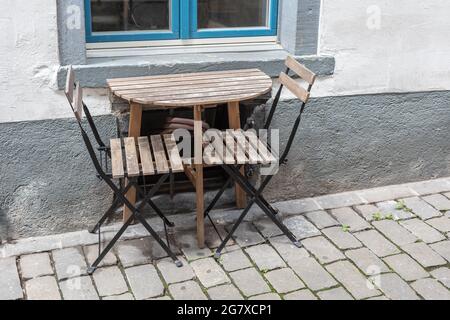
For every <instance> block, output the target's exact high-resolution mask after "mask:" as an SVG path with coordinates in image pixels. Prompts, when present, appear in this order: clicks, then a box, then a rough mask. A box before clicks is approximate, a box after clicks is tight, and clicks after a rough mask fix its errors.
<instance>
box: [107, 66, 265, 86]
mask: <svg viewBox="0 0 450 320" xmlns="http://www.w3.org/2000/svg"><path fill="white" fill-rule="evenodd" d="M249 73H251V74H253V73H262V72H261V71H260V70H258V69H241V70H225V71H208V72H192V73H178V74H170V75H160V76H144V77H130V78H116V79H108V80H107V83H108V84H109V85H113V84H118V83H119V84H120V83H129V82H142V81H145V80H170V79H180V78H183V79H192V78H199V77H200V78H201V77H205V76H206V77H216V76H220V77H223V78H225V77H227V76H234V75H236V74H249Z"/></svg>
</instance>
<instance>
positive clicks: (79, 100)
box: [64, 66, 83, 121]
mask: <svg viewBox="0 0 450 320" xmlns="http://www.w3.org/2000/svg"><path fill="white" fill-rule="evenodd" d="M64 93H65V94H66V97H67V100H68V101H69V104H70V106H71V107H72V111H73V113H74V114H75V117H76V118H77V120H78V121H81V119H82V118H83V89H82V88H81V87H80V84H79V83H75V73H74V72H73V69H72V66H69V68H68V69H67V78H66V88H65V90H64Z"/></svg>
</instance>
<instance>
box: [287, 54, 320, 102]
mask: <svg viewBox="0 0 450 320" xmlns="http://www.w3.org/2000/svg"><path fill="white" fill-rule="evenodd" d="M286 67H287V68H288V69H289V70H291V71H293V72H294V73H295V74H296V75H297V76H299V77H300V78H301V79H303V80H305V81H306V82H307V83H308V84H309V86H308V89H305V88H303V87H302V86H301V85H300V83H298V82H297V81H295V80H294V79H293V78H292V77H290V76H289V75H287V74H286V73H284V72H281V73H280V82H281V83H282V84H283V85H284V86H285V87H286V88H287V89H288V90H289V91H290V92H292V93H293V94H294V95H295V96H296V97H297V98H299V99H300V100H301V101H302V102H303V103H307V102H308V100H309V97H310V92H311V88H312V86H313V85H314V82H315V81H316V75H315V74H314V72H312V71H311V70H309V69H308V68H306V67H305V66H304V65H302V64H300V63H299V62H297V61H296V60H295V59H294V58H292V57H291V56H288V57H287V59H286Z"/></svg>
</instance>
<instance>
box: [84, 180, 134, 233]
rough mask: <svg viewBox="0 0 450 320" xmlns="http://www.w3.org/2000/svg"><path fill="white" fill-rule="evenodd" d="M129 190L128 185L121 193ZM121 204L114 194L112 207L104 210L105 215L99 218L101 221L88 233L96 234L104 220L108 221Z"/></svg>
mask: <svg viewBox="0 0 450 320" xmlns="http://www.w3.org/2000/svg"><path fill="white" fill-rule="evenodd" d="M130 188H131V185H130V184H128V186H127V187H126V188H125V189H124V191H122V192H124V193H127V192H128V190H129V189H130ZM122 204H123V203H121V202H120V201H119V198H118V197H117V195H116V194H115V193H114V201H113V203H112V205H111V206H110V207H109V209H108V210H106V212H105V214H104V215H103V216H102V217H101V219H100V220H99V221H98V222H97V224H96V225H95V226H94V227H93V228H92V229H91V230H89V233H97V231H98V229H99V228H100V227H101V226H102V225H103V224H104V223H105V221H106V219H108V218H109V217H110V216H111V215H112V214H113V213H114V211H115V210H116V208H117V207H118V206H120V205H122Z"/></svg>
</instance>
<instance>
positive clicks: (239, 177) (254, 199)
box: [205, 68, 313, 259]
mask: <svg viewBox="0 0 450 320" xmlns="http://www.w3.org/2000/svg"><path fill="white" fill-rule="evenodd" d="M289 72H290V68H287V69H286V72H285V73H286V74H289ZM312 86H313V84H309V86H308V89H307V92H308V93H310V92H311V89H312ZM283 88H284V86H283V84H281V85H280V88H279V89H278V92H277V94H276V96H275V98H274V100H273V103H272V106H271V109H270V112H269V115H268V117H267V120H266V122H265V124H264V127H263V128H264V129H266V130H267V129H269V128H270V125H271V123H272V119H273V116H274V114H275V111H276V109H277V106H278V103H279V101H280V97H281V93H282V91H283ZM305 107H306V102H303V101H302V103H301V106H300V111H299V114H298V116H297V118H296V120H295V122H294V125H293V127H292V130H291V133H290V135H289V139H288V142H287V144H286V146H285V149H284V151H283V153H282V155H281V157H280V158H279V164H280V165H285V164H286V163H287V157H288V154H289V151H290V149H291V147H292V143H293V142H294V139H295V136H296V134H297V131H298V129H299V127H300V123H301V120H302V115H303V112H304V110H305ZM247 129H248V125H246V127H244V130H247ZM267 147H268V149H269V150H271V147H270V144H269V142H268V141H267ZM242 166H243V165H225V164H224V165H222V168H223V169H224V170H225V171H226V172H227V174H228V175H229V178H228V180H227V182H226V183H225V184H224V185H223V186H222V188H221V189H220V190H219V192H218V193H217V194H216V196H215V197H214V199H213V200H212V202H211V203H210V204H209V205H208V207H207V208H206V210H205V217H207V218H208V219H209V220H210V222H211V224H212V225H213V227H214V229H215V230H216V232H217V233H218V235H219V237H220V239H221V240H222V243H221V244H220V246H219V247H218V248H217V250H216V253H215V258H216V259H218V258H219V257H220V255H221V252H222V250H223V249H224V248H225V246H226V245H227V243H228V241H230V239H231V237H232V236H233V234H234V233H235V232H236V230H237V228H238V227H239V225H240V224H241V223H242V221H243V220H244V218H245V216H246V215H247V214H248V213H249V211H250V209H251V208H252V206H253V205H254V204H255V203H256V204H257V205H258V206H259V207H260V208H261V210H262V211H263V212H264V214H265V215H266V216H267V217H269V218H270V220H272V221H273V222H274V223H275V224H276V225H277V226H278V228H279V229H280V230H281V231H282V232H283V234H284V235H286V236H287V237H288V238H289V240H290V241H291V242H292V243H293V244H294V245H295V246H297V247H299V248H300V247H301V246H302V245H301V243H300V241H298V240H297V238H296V237H295V236H294V234H293V233H292V232H291V231H290V230H289V229H288V228H287V227H286V226H285V225H284V224H283V223H282V222H281V221H280V219H279V218H278V217H277V214H278V210H277V209H275V208H273V207H272V206H271V205H270V203H269V202H267V201H266V200H265V199H264V197H263V195H262V193H263V191H264V189H265V188H266V187H267V185H268V184H269V182H270V181H271V180H272V178H273V177H274V175H270V176H267V177H266V178H265V179H264V180H263V181H262V183H261V184H260V186H259V188H258V189H256V188H255V187H254V186H253V185H252V184H251V183H250V182H249V181H248V179H247V178H246V177H245V176H244V175H243V174H242V173H241V172H240V168H241V167H242ZM233 182H236V183H238V184H239V186H240V187H241V188H242V189H243V190H244V191H245V192H246V193H247V194H248V195H249V196H250V198H251V199H250V200H249V202H248V204H247V207H246V208H245V209H244V210H243V211H242V213H241V215H240V216H239V217H238V219H237V220H236V222H235V223H234V225H233V227H232V228H231V230H230V231H229V233H228V234H227V236H226V237H225V239H222V237H221V236H220V233H219V232H218V229H217V227H216V226H215V224H214V221H213V219H212V218H211V216H210V213H211V210H212V209H213V208H214V207H215V205H216V204H217V201H218V200H219V199H220V197H221V196H222V195H223V193H224V192H225V191H226V190H227V189H228V188H229V187H230V186H231V185H232V184H233Z"/></svg>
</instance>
